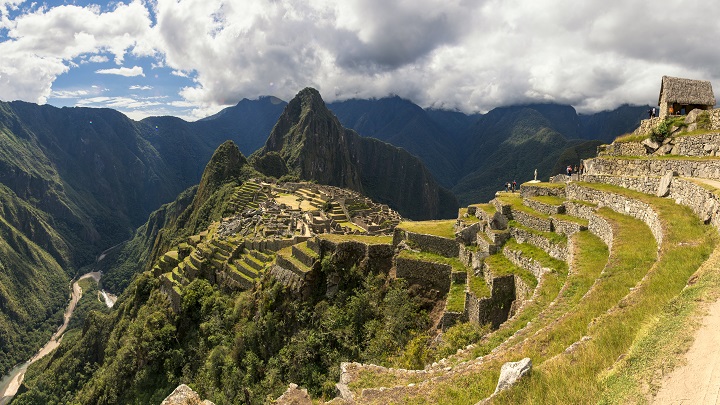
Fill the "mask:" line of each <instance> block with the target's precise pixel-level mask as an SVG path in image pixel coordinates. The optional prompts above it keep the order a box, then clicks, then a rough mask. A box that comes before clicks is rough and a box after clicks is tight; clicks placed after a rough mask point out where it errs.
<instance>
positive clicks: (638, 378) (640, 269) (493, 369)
mask: <svg viewBox="0 0 720 405" xmlns="http://www.w3.org/2000/svg"><path fill="white" fill-rule="evenodd" d="M587 186H588V187H593V188H597V189H602V190H605V191H611V192H616V193H619V194H625V195H627V196H630V197H633V198H637V199H639V200H642V201H644V202H647V203H649V204H651V205H652V206H653V208H654V209H655V210H656V211H657V212H658V214H659V216H660V218H661V221H662V223H663V229H664V232H665V239H664V240H665V242H664V243H663V245H662V246H660V250H659V252H660V254H659V257H658V256H657V255H656V253H655V252H656V251H657V250H656V246H655V243H654V239H653V238H652V236H651V233H650V231H649V229H648V228H647V226H646V225H644V224H643V223H641V222H640V221H639V220H635V219H633V218H630V217H627V216H624V215H620V214H617V213H615V212H612V211H610V210H609V209H607V208H603V209H601V210H599V214H600V215H603V216H605V217H606V218H608V220H609V221H610V222H611V223H612V224H613V227H614V229H615V234H616V239H615V241H614V245H613V252H612V253H611V255H610V256H609V258H608V259H607V261H606V266H605V269H604V270H603V272H602V274H600V275H599V276H597V277H596V278H595V279H594V284H593V285H592V287H591V288H590V290H589V291H588V292H587V294H580V295H575V296H581V298H580V299H579V301H577V303H576V304H575V305H572V303H568V305H569V306H568V307H567V310H566V309H562V311H561V313H560V317H559V318H558V319H557V321H555V322H552V323H550V322H544V324H545V327H543V328H542V329H540V330H539V332H538V333H535V334H533V335H532V337H530V338H527V339H525V340H522V341H521V342H519V343H522V344H518V345H517V347H513V350H510V349H509V348H508V350H500V351H498V352H496V353H494V354H493V356H491V357H488V358H487V359H486V361H487V363H486V364H484V365H483V370H484V371H481V370H478V369H467V370H466V371H465V372H457V373H453V374H450V375H447V376H446V377H445V378H443V379H442V380H437V381H436V384H433V385H432V386H427V387H420V388H418V389H416V390H410V391H409V392H410V394H408V395H409V396H407V397H406V402H410V403H473V402H476V401H478V400H479V399H482V398H484V397H487V396H488V395H490V394H491V393H492V392H493V390H494V388H495V384H496V383H497V376H498V374H499V369H500V366H501V365H502V363H503V362H505V361H514V360H517V359H519V358H522V357H524V356H529V357H531V358H532V359H533V362H534V364H535V367H534V371H533V376H532V378H530V379H527V380H525V381H523V382H522V383H520V384H519V385H518V386H516V387H514V388H513V389H511V390H509V391H508V392H505V393H503V394H502V395H501V397H499V398H498V399H497V400H498V402H502V403H589V402H596V401H597V400H598V399H599V398H602V399H603V402H612V403H616V402H627V401H633V400H637V399H638V398H644V397H643V396H638V395H637V393H638V392H640V393H642V392H646V390H647V389H648V388H646V387H648V382H652V380H653V379H655V381H657V379H658V378H661V375H658V374H656V373H655V370H656V368H654V365H655V364H659V363H660V362H663V361H665V355H666V354H669V355H670V356H671V357H673V358H677V356H679V354H678V353H677V352H676V351H673V350H672V345H673V344H676V343H673V342H676V340H675V338H676V336H678V335H679V334H682V333H685V331H684V329H686V328H684V327H683V326H682V325H681V326H677V325H665V324H661V323H660V322H659V320H658V314H661V315H662V316H664V317H665V318H668V317H669V318H671V319H672V318H680V319H687V318H682V317H683V316H685V317H687V314H686V311H684V310H682V308H678V307H677V305H674V304H675V302H677V300H680V301H684V302H690V301H691V300H692V297H693V294H699V292H697V291H696V292H693V291H690V292H684V287H685V285H686V283H687V281H688V278H689V277H690V276H691V275H692V274H693V273H694V272H695V271H696V270H697V269H698V268H699V267H700V265H701V264H702V263H703V261H704V260H705V259H706V258H707V257H708V256H709V255H710V253H711V252H712V251H713V250H714V248H715V246H716V244H717V240H718V236H717V232H716V230H715V229H714V228H711V227H708V226H704V225H703V224H701V223H700V221H699V220H698V219H697V218H696V217H694V215H692V212H691V211H690V210H689V209H688V208H686V207H682V206H678V205H676V204H674V203H673V202H672V201H670V200H667V199H660V198H657V197H654V196H650V195H644V194H640V193H635V192H632V191H629V190H625V189H622V188H619V187H613V186H610V185H587ZM583 234H585V232H581V233H579V234H577V235H576V236H575V237H580V235H583ZM640 241H642V242H640ZM596 250H597V249H592V250H590V253H591V254H594V251H596ZM579 254H580V255H582V254H583V253H582V252H580V253H579ZM587 261H589V260H588V259H583V260H578V263H579V264H583V265H584V262H587ZM718 262H720V257H715V264H717V263H718ZM595 267H597V266H595ZM712 267H713V266H709V268H712ZM579 273H580V271H578V274H579ZM705 274H706V275H705V276H704V277H703V278H702V280H703V283H704V284H703V285H704V287H702V288H705V291H709V290H710V289H711V288H715V290H714V291H713V292H712V294H714V296H717V288H718V286H720V277H718V275H717V274H716V272H712V271H706V272H705ZM574 276H575V273H573V277H574ZM546 278H547V277H546ZM590 280H593V277H592V276H590V277H589V278H588V279H586V285H587V282H588V281H590ZM543 287H544V282H543V286H541V290H542V288H543ZM583 288H584V287H583ZM631 288H633V290H630V289H631ZM687 290H690V289H687ZM563 291H564V292H565V294H572V289H571V288H569V287H568V288H563ZM576 291H577V292H582V289H581V288H578V289H577V290H576ZM698 291H701V290H698ZM681 292H682V294H681ZM712 294H710V292H708V295H712ZM678 295H679V297H678ZM676 297H677V298H676ZM558 299H559V300H561V299H563V295H561V296H559V298H558ZM539 300H540V299H538V301H539ZM674 300H675V301H674ZM534 304H535V303H533V305H534ZM555 307H557V305H553V307H552V308H550V309H549V310H552V311H554V310H555ZM529 312H530V311H528V308H526V309H525V310H524V311H523V312H522V313H521V314H519V316H518V317H523V316H526V315H527V314H528V313H529ZM683 313H685V315H682V314H683ZM536 322H537V321H535V319H533V325H531V326H534V325H535V324H536ZM508 324H509V323H506V325H508ZM506 325H503V328H501V329H500V330H498V331H497V332H495V333H498V332H500V331H502V330H503V329H504V328H505V327H506ZM651 332H661V333H664V335H661V336H657V335H656V334H654V333H651ZM586 335H587V336H590V337H591V339H590V340H589V341H587V342H585V343H583V344H582V345H580V346H578V347H577V348H576V349H575V351H574V352H573V353H572V354H568V355H565V354H561V353H563V351H564V350H565V348H566V347H567V346H569V344H570V343H572V342H575V341H578V340H579V339H580V338H581V337H582V336H586ZM508 336H509V335H508ZM491 339H492V338H491ZM504 340H505V339H503V338H500V339H498V341H497V342H496V344H490V345H488V346H487V348H486V350H491V349H492V348H494V347H496V346H497V345H498V344H500V342H503V341H504ZM482 346H483V345H479V346H478V347H476V349H475V350H474V351H473V353H471V355H470V356H475V355H480V354H482V353H483V347H482ZM621 355H628V357H626V358H625V359H624V360H621V361H619V362H617V360H618V358H619V357H620V356H621ZM630 358H632V359H633V360H636V361H631V360H630ZM613 365H614V368H612V367H611V366H613Z"/></svg>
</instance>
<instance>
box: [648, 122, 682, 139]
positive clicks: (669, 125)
mask: <svg viewBox="0 0 720 405" xmlns="http://www.w3.org/2000/svg"><path fill="white" fill-rule="evenodd" d="M685 127H687V124H686V123H685V116H682V115H681V116H667V117H665V119H664V120H662V121H661V122H660V123H659V124H658V125H657V126H656V127H655V128H653V129H652V131H651V132H650V139H651V140H652V141H653V142H662V141H664V140H665V138H667V137H669V136H671V135H672V134H673V133H674V132H677V130H679V129H681V128H685Z"/></svg>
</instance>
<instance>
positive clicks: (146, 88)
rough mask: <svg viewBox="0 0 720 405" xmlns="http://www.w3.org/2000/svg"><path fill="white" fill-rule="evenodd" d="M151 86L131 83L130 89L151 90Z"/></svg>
mask: <svg viewBox="0 0 720 405" xmlns="http://www.w3.org/2000/svg"><path fill="white" fill-rule="evenodd" d="M152 88H153V87H152V86H139V85H137V84H136V85H133V86H130V90H152Z"/></svg>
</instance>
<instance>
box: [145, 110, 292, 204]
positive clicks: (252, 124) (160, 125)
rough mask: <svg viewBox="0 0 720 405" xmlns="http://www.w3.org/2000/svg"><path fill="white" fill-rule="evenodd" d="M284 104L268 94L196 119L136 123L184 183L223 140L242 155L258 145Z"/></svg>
mask: <svg viewBox="0 0 720 405" xmlns="http://www.w3.org/2000/svg"><path fill="white" fill-rule="evenodd" d="M286 104H287V103H285V102H284V101H282V100H280V99H278V98H275V97H269V96H268V97H261V98H260V99H258V100H248V99H243V100H241V101H240V102H239V103H238V104H237V105H235V106H233V107H228V108H225V109H224V110H222V111H220V112H219V113H217V114H215V115H213V116H211V117H208V118H205V119H202V120H200V121H196V122H187V121H185V120H182V119H180V118H176V117H149V118H145V119H143V120H142V121H141V122H140V123H141V124H142V125H141V127H142V131H143V136H144V137H145V138H146V139H147V140H148V141H149V142H150V143H151V144H152V145H153V146H154V147H155V148H156V149H157V150H158V153H160V155H161V156H162V158H163V160H164V161H166V162H167V163H168V165H169V166H170V167H171V169H172V170H173V171H174V175H175V176H176V177H177V178H179V179H180V180H181V181H182V182H183V184H184V185H185V187H187V186H189V185H191V184H195V183H197V181H198V179H199V178H200V175H201V174H202V172H203V169H204V168H205V164H206V163H207V161H208V159H210V156H212V154H213V152H214V151H215V149H216V148H217V147H218V145H220V144H221V143H223V142H225V141H226V140H232V141H233V142H235V144H236V145H238V147H239V148H240V151H241V152H242V153H244V154H245V155H250V154H251V153H253V152H255V151H256V150H257V149H259V148H260V147H262V146H263V144H264V143H265V140H266V139H267V137H268V134H269V133H270V131H271V130H272V128H273V125H275V122H276V121H277V119H278V117H279V116H280V114H281V113H282V111H283V108H284V107H285V105H286ZM156 207H157V206H156Z"/></svg>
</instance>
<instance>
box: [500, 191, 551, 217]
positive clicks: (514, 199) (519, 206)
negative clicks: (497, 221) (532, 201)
mask: <svg viewBox="0 0 720 405" xmlns="http://www.w3.org/2000/svg"><path fill="white" fill-rule="evenodd" d="M496 198H498V199H499V200H500V201H501V202H503V203H505V204H509V205H510V206H511V207H512V209H513V211H521V212H524V213H526V214H528V215H532V216H534V217H538V218H543V219H549V218H550V216H549V215H547V214H543V213H542V212H538V211H535V210H534V209H532V208H530V207H528V206H527V205H525V204H523V202H522V197H520V194H512V195H504V194H503V195H502V196H499V197H496Z"/></svg>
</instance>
